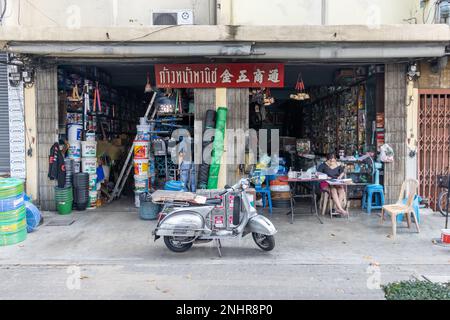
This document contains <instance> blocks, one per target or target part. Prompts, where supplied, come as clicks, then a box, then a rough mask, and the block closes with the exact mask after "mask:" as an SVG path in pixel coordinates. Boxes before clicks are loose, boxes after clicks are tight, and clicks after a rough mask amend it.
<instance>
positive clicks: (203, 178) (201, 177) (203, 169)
mask: <svg viewBox="0 0 450 320" xmlns="http://www.w3.org/2000/svg"><path fill="white" fill-rule="evenodd" d="M215 127H216V111H214V110H208V111H206V117H205V132H204V133H203V140H202V143H203V148H202V150H203V151H204V150H205V148H206V147H207V146H208V145H209V144H211V142H213V140H214V137H211V135H210V134H209V133H208V132H207V130H208V129H215ZM209 168H210V165H209V164H208V163H206V162H205V159H203V162H202V164H201V165H200V167H199V171H198V188H199V189H206V188H207V186H208V178H209Z"/></svg>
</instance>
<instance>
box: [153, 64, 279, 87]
mask: <svg viewBox="0 0 450 320" xmlns="http://www.w3.org/2000/svg"><path fill="white" fill-rule="evenodd" d="M155 76H156V86H157V87H159V88H262V87H264V88H282V87H284V65H283V64H281V63H229V64H226V63H225V64H157V65H155Z"/></svg>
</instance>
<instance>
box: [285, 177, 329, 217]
mask: <svg viewBox="0 0 450 320" xmlns="http://www.w3.org/2000/svg"><path fill="white" fill-rule="evenodd" d="M279 180H280V181H284V182H288V183H289V187H290V189H291V211H290V212H288V213H287V214H291V224H293V223H294V215H295V199H297V198H311V200H312V202H313V203H312V205H314V212H313V215H315V216H316V217H317V219H318V220H319V222H320V223H321V224H323V221H322V219H320V216H319V212H318V210H317V195H316V184H315V182H322V181H326V179H288V178H285V177H282V178H279ZM311 182H313V183H312V184H311V192H310V193H309V194H298V193H297V184H299V183H300V184H301V183H311Z"/></svg>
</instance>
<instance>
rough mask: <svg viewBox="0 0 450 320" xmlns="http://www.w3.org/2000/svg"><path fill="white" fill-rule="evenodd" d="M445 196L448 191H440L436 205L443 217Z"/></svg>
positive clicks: (445, 203)
mask: <svg viewBox="0 0 450 320" xmlns="http://www.w3.org/2000/svg"><path fill="white" fill-rule="evenodd" d="M447 195H448V191H442V192H441V193H440V194H439V198H438V203H437V207H438V210H439V212H440V213H441V214H442V215H443V216H444V217H445V216H447Z"/></svg>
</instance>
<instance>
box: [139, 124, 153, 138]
mask: <svg viewBox="0 0 450 320" xmlns="http://www.w3.org/2000/svg"><path fill="white" fill-rule="evenodd" d="M136 130H137V134H136V140H138V141H150V125H138V126H136Z"/></svg>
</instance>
